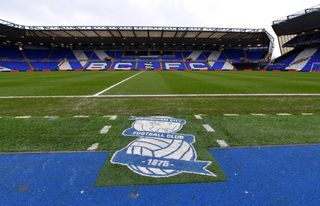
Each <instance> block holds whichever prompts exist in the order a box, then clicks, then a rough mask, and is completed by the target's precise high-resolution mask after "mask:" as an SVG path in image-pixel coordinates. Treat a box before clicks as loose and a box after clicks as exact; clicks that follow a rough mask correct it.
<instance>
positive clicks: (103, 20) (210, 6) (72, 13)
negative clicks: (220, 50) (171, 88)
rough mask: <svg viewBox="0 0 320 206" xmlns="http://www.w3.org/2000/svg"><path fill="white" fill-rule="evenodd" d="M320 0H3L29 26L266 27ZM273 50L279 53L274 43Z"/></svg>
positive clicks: (0, 10) (9, 13) (7, 11)
mask: <svg viewBox="0 0 320 206" xmlns="http://www.w3.org/2000/svg"><path fill="white" fill-rule="evenodd" d="M319 3H320V2H319V0H265V1H261V0H241V1H239V0H238V1H237V0H220V1H217V0H112V1H111V0H3V1H2V2H1V7H0V19H3V20H7V21H10V22H13V23H17V24H22V25H28V26H66V25H68V26H86V25H90V26H188V27H192V26H195V27H222V28H253V29H255V28H265V29H267V31H268V32H270V33H271V34H272V35H273V36H274V37H276V35H275V34H274V32H273V31H272V28H271V24H272V21H274V20H277V19H280V18H282V17H285V16H287V15H290V14H293V13H296V12H298V11H300V10H303V9H306V8H309V7H312V6H315V5H318V4H319ZM275 46H276V48H275V51H274V56H278V55H279V54H280V51H279V47H278V43H277V42H276V43H275Z"/></svg>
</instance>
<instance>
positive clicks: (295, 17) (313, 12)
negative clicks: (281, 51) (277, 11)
mask: <svg viewBox="0 0 320 206" xmlns="http://www.w3.org/2000/svg"><path fill="white" fill-rule="evenodd" d="M272 28H273V30H274V31H275V33H276V34H277V35H278V36H282V35H291V34H299V33H301V32H308V31H312V30H315V29H319V28H320V4H319V5H317V6H314V7H311V8H308V9H305V10H303V11H300V12H297V13H295V14H292V15H289V16H286V17H284V18H281V19H279V20H276V21H274V22H273V25H272Z"/></svg>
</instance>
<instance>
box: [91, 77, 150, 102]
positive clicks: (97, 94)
mask: <svg viewBox="0 0 320 206" xmlns="http://www.w3.org/2000/svg"><path fill="white" fill-rule="evenodd" d="M143 72H145V71H141V72H139V73H137V74H134V75H132V76H130V77H128V78H126V79H124V80H122V81H120V82H118V83H116V84H114V85H112V86H110V87H108V88H106V89H104V90H102V91H101V92H98V93H96V94H94V95H93V96H95V97H96V96H99V95H100V94H103V93H105V92H106V91H108V90H110V89H112V88H114V87H116V86H118V85H120V84H122V83H124V82H126V81H128V80H130V79H132V78H133V77H135V76H138V75H139V74H142V73H143Z"/></svg>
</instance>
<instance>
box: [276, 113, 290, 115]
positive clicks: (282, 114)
mask: <svg viewBox="0 0 320 206" xmlns="http://www.w3.org/2000/svg"><path fill="white" fill-rule="evenodd" d="M277 115H278V116H291V114H289V113H277Z"/></svg>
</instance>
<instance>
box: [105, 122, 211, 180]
mask: <svg viewBox="0 0 320 206" xmlns="http://www.w3.org/2000/svg"><path fill="white" fill-rule="evenodd" d="M131 120H134V122H133V124H132V127H131V128H129V129H126V130H124V131H123V133H122V134H123V135H124V136H134V137H139V138H138V139H136V140H134V141H133V142H131V143H130V144H129V145H127V146H126V147H125V148H123V149H121V150H119V151H117V152H116V153H115V154H114V155H113V156H112V159H111V163H113V164H120V165H126V166H127V167H128V168H129V169H130V170H131V171H133V172H135V173H137V174H139V175H143V176H148V177H155V178H159V177H170V176H174V175H178V174H181V173H194V174H200V175H208V176H216V175H215V174H214V173H212V172H211V171H209V170H207V169H206V167H207V166H208V165H210V164H211V162H210V161H199V160H197V152H196V150H195V148H194V147H193V143H194V142H195V137H194V136H193V135H190V134H179V133H177V132H179V131H180V130H181V129H182V127H183V125H185V124H186V120H184V119H176V118H172V117H132V118H131Z"/></svg>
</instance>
